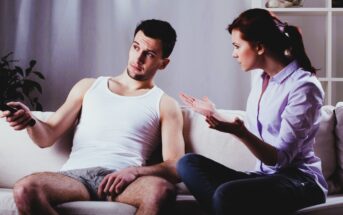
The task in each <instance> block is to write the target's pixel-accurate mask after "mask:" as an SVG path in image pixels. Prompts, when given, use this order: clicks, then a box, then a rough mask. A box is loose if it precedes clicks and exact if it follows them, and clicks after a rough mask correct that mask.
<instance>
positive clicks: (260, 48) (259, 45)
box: [255, 43, 266, 55]
mask: <svg viewBox="0 0 343 215" xmlns="http://www.w3.org/2000/svg"><path fill="white" fill-rule="evenodd" d="M255 49H256V52H257V54H258V55H262V54H264V52H265V50H266V49H265V47H264V45H263V44H262V43H257V44H256V46H255Z"/></svg>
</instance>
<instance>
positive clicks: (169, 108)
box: [160, 93, 181, 115]
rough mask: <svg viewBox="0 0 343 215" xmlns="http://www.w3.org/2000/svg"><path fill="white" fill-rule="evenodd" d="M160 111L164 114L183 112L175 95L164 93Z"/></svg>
mask: <svg viewBox="0 0 343 215" xmlns="http://www.w3.org/2000/svg"><path fill="white" fill-rule="evenodd" d="M160 111H161V113H162V114H168V115H169V114H175V113H181V108H180V105H179V103H178V102H177V101H176V99H174V98H173V97H171V96H169V95H167V94H166V93H164V94H163V95H162V98H161V104H160Z"/></svg>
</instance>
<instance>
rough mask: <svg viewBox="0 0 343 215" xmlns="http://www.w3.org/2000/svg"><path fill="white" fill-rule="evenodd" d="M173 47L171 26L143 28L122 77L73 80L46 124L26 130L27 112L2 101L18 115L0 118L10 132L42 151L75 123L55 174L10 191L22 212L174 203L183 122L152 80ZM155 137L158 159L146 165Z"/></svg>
mask: <svg viewBox="0 0 343 215" xmlns="http://www.w3.org/2000/svg"><path fill="white" fill-rule="evenodd" d="M175 41H176V33H175V30H174V29H173V28H172V27H171V26H170V24H169V23H167V22H164V21H160V20H146V21H143V22H141V23H140V24H139V25H138V26H137V28H136V30H135V34H134V39H133V42H132V45H131V48H130V51H129V60H128V65H127V67H126V68H125V70H124V72H123V73H122V74H120V75H119V76H116V77H99V78H97V79H90V78H87V79H83V80H81V81H79V82H78V83H77V84H75V86H74V87H73V88H72V89H71V91H70V93H69V95H68V97H67V99H66V101H65V103H64V104H63V105H62V106H61V107H60V108H59V109H58V110H57V111H56V112H55V113H54V114H53V115H52V116H51V117H50V118H49V119H48V120H47V122H42V121H39V120H38V119H36V121H37V123H36V124H35V125H34V126H32V127H30V126H28V123H29V121H30V120H31V119H32V118H34V116H32V115H31V112H30V110H29V109H28V108H27V107H26V106H25V105H23V104H21V103H19V102H9V103H8V105H9V106H12V107H14V108H17V109H19V110H18V111H16V112H15V113H14V114H13V116H10V112H9V111H4V112H3V113H2V114H1V115H0V116H1V117H6V118H7V121H8V122H9V123H10V125H11V126H12V127H13V128H14V129H16V130H22V129H27V131H28V133H29V135H30V137H31V138H32V140H33V141H34V142H35V143H36V144H37V145H38V146H39V147H42V148H44V147H49V146H51V145H53V143H54V142H55V141H56V140H57V138H58V137H60V136H61V135H63V134H64V133H65V132H66V131H67V130H68V129H71V128H72V126H73V125H74V124H75V122H76V121H77V120H79V121H78V125H77V128H76V131H75V135H74V140H73V148H72V152H71V154H70V158H69V159H68V161H67V162H66V163H65V164H64V166H63V167H62V169H61V171H60V172H57V173H54V172H43V173H35V174H32V175H29V176H27V177H25V178H23V179H21V180H19V181H18V182H17V183H16V185H15V186H14V198H15V202H16V205H17V207H18V210H19V212H20V214H58V213H57V212H56V211H55V209H54V207H53V206H55V205H57V204H60V203H63V202H69V201H82V200H84V201H87V200H110V201H119V202H123V203H128V204H131V205H134V206H136V207H137V214H158V213H161V210H162V209H163V206H164V205H166V202H167V201H168V199H170V197H173V196H174V197H175V193H174V186H173V185H172V183H175V182H177V181H178V180H179V179H178V176H177V173H176V169H175V165H176V161H177V160H178V159H179V157H181V156H182V155H183V154H184V140H183V137H182V126H183V121H182V113H181V110H180V108H179V106H178V104H177V102H176V101H175V100H174V99H172V98H171V97H169V96H167V95H166V94H164V93H163V91H162V90H161V89H159V88H158V87H157V86H156V85H155V84H154V82H153V78H154V76H155V74H156V72H157V71H158V70H162V69H164V68H165V67H166V66H167V65H168V63H169V59H168V57H169V55H170V54H171V52H172V50H173V48H174V44H175ZM81 109H82V111H81ZM79 116H80V118H79ZM161 139H162V156H163V160H164V161H163V162H162V163H160V164H156V165H152V166H145V165H144V164H145V161H146V160H147V159H148V158H149V156H150V155H151V153H152V151H153V150H154V149H155V148H156V146H157V145H158V143H159V142H160V140H161Z"/></svg>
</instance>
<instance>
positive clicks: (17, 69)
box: [15, 66, 24, 77]
mask: <svg viewBox="0 0 343 215" xmlns="http://www.w3.org/2000/svg"><path fill="white" fill-rule="evenodd" d="M15 71H16V72H17V73H19V74H20V75H21V76H22V77H23V76H24V71H23V69H22V68H21V67H19V66H15Z"/></svg>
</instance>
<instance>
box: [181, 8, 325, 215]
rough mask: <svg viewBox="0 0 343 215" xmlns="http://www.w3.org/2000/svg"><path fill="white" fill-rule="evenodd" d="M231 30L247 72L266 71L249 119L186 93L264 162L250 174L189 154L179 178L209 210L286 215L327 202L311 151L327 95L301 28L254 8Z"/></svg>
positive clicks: (201, 110)
mask: <svg viewBox="0 0 343 215" xmlns="http://www.w3.org/2000/svg"><path fill="white" fill-rule="evenodd" d="M228 31H229V33H230V34H232V44H233V46H234V50H233V54H232V55H233V57H234V58H236V59H237V61H238V62H239V63H240V65H241V67H242V69H243V70H244V71H250V70H252V69H262V70H263V73H261V74H258V75H257V78H258V80H256V81H255V82H254V86H253V87H252V90H251V92H250V95H249V98H248V102H247V110H246V114H247V116H246V118H247V119H246V124H244V123H243V122H242V121H241V120H239V119H235V120H234V121H233V122H228V121H225V120H223V118H222V117H221V116H220V114H219V113H218V112H216V110H215V106H214V104H213V103H212V102H211V101H210V100H209V99H208V98H204V99H203V100H200V99H196V98H194V97H192V96H188V95H186V94H183V93H181V94H180V97H181V99H182V100H183V102H184V103H185V104H187V105H188V106H191V107H192V108H193V109H194V110H195V111H197V112H199V113H201V114H203V115H205V116H206V121H207V123H208V124H209V126H210V128H213V129H217V130H219V131H222V132H227V133H231V134H234V135H236V136H237V137H238V138H239V139H241V141H242V142H243V143H244V144H245V145H246V146H247V147H248V149H249V150H250V151H251V152H252V153H253V154H254V155H255V156H256V158H257V159H258V160H259V162H258V163H257V165H256V169H255V171H254V172H249V173H246V172H239V171H235V170H233V169H230V168H228V167H225V166H223V165H221V164H219V163H216V162H215V161H212V160H210V159H208V158H205V157H203V156H201V155H197V154H187V155H185V156H184V157H183V158H181V160H180V161H179V162H178V165H177V170H178V173H179V175H180V177H181V178H182V180H183V181H184V183H185V184H186V186H187V187H188V189H189V190H190V191H191V193H192V194H193V195H194V196H195V198H196V199H197V200H198V201H199V203H200V205H201V206H203V207H204V209H205V210H207V212H209V213H211V214H230V215H231V214H263V215H265V214H273V215H276V214H288V213H291V212H294V211H296V210H298V209H300V208H303V207H307V206H310V205H314V204H319V203H323V202H325V199H326V194H327V184H326V182H325V180H324V177H323V174H322V172H321V163H320V159H319V158H318V157H316V156H315V155H314V150H313V145H314V137H315V134H316V132H317V130H318V128H319V115H320V108H321V106H322V104H323V97H324V93H323V90H322V88H321V85H320V83H319V81H318V80H317V78H316V77H315V71H316V70H315V68H314V67H313V66H312V65H311V62H310V60H309V58H308V56H307V55H306V53H305V50H304V45H303V41H302V37H301V34H300V32H299V30H298V29H297V28H296V27H295V26H289V25H287V23H283V22H281V21H280V20H279V19H277V18H276V17H275V16H273V15H272V14H271V13H269V12H268V11H267V10H264V9H250V10H247V11H245V12H243V13H242V14H240V16H239V17H238V18H236V19H235V20H234V21H233V23H232V24H230V25H229V26H228ZM255 71H256V70H255ZM209 144H213V147H216V146H215V143H209Z"/></svg>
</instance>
